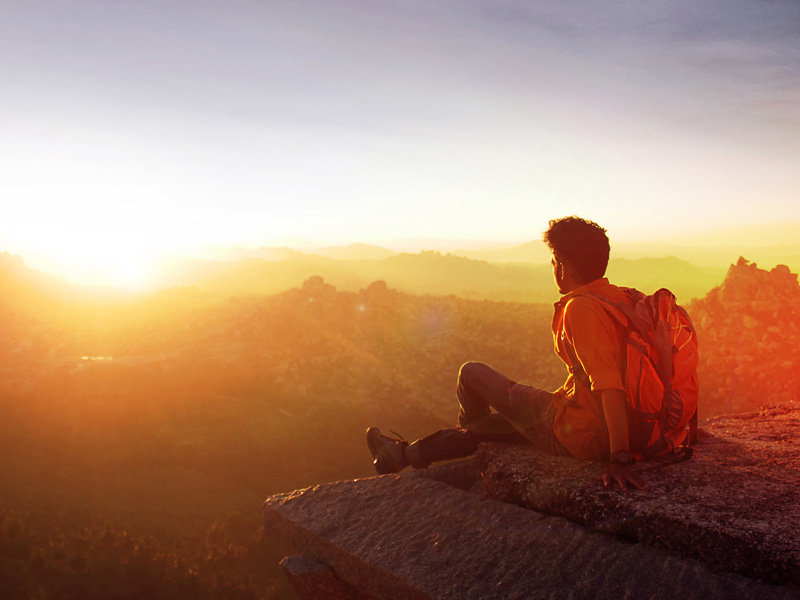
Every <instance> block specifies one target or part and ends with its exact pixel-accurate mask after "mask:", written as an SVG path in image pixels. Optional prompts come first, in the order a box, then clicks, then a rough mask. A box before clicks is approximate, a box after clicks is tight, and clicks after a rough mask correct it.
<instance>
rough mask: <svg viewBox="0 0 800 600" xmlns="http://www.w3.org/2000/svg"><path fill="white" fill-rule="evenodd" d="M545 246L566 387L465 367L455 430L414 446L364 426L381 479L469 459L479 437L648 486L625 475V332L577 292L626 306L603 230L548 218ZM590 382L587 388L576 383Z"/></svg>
mask: <svg viewBox="0 0 800 600" xmlns="http://www.w3.org/2000/svg"><path fill="white" fill-rule="evenodd" d="M544 241H545V242H546V243H547V245H548V246H549V248H550V250H551V251H552V253H553V256H552V259H551V264H552V266H553V277H554V279H555V284H556V287H557V288H558V291H559V292H560V293H561V294H562V295H563V297H562V298H561V300H560V301H559V302H557V303H556V305H555V314H554V316H553V325H552V329H553V338H554V341H555V351H556V354H557V355H558V357H559V358H560V359H561V360H562V361H563V362H564V363H565V364H566V365H567V368H568V369H569V373H570V374H569V376H568V377H567V380H566V382H565V383H564V385H563V386H562V387H561V388H559V389H558V390H556V392H554V393H553V392H547V391H544V390H540V389H537V388H535V387H531V386H527V385H523V384H520V383H516V382H514V381H511V380H510V379H508V378H506V377H505V376H503V375H501V374H500V373H498V372H497V371H495V370H493V369H492V368H491V367H489V366H487V365H484V364H481V363H474V362H470V363H466V364H465V365H463V366H462V367H461V370H460V371H459V374H458V385H457V388H456V394H457V397H458V401H459V404H460V406H461V410H460V412H459V415H458V427H457V428H454V429H444V430H442V431H438V432H436V433H434V434H432V435H430V436H428V437H426V438H423V439H421V440H417V441H416V442H414V443H412V444H408V443H407V442H405V441H403V440H399V439H394V438H390V437H388V436H385V435H383V434H382V433H381V431H380V430H379V429H378V428H376V427H371V428H370V429H369V430H367V445H368V447H369V450H370V452H371V454H372V456H373V458H374V465H375V469H376V470H377V472H378V473H379V474H384V473H396V472H399V471H401V470H402V469H404V468H405V467H407V466H409V465H411V466H412V467H414V468H418V469H419V468H425V467H427V466H429V465H430V464H431V463H433V462H436V461H440V460H449V459H454V458H462V457H466V456H470V455H471V454H473V453H474V452H475V451H476V450H477V448H478V444H480V443H481V442H483V441H526V442H529V443H532V444H534V445H535V446H536V447H537V448H539V449H540V450H542V451H544V452H548V453H551V454H554V455H558V456H575V457H577V458H582V459H587V460H593V459H601V460H602V459H605V460H608V459H609V458H610V465H609V468H608V470H607V472H606V473H605V475H604V477H603V480H604V483H605V485H609V484H611V483H612V482H616V483H617V484H618V485H619V486H620V487H621V488H622V489H623V490H625V489H627V488H628V486H629V485H631V486H633V487H636V488H639V489H642V488H644V487H645V482H644V481H643V479H642V478H641V477H639V476H638V475H637V474H636V473H635V472H634V471H633V470H632V469H631V465H632V463H633V461H632V459H631V454H630V441H629V436H628V416H627V402H626V397H625V386H624V384H623V381H624V373H623V369H624V364H625V354H624V353H625V347H626V335H627V332H626V330H625V328H624V327H623V326H622V325H621V324H620V323H619V322H617V321H615V320H614V319H612V318H611V317H610V316H609V315H608V314H607V312H606V311H605V310H604V309H603V307H602V306H600V304H599V302H597V301H595V300H593V299H592V298H589V297H587V296H585V295H581V294H592V293H594V294H598V295H600V296H603V297H605V298H608V299H610V300H612V301H614V302H619V303H623V302H626V296H625V294H624V293H623V291H622V290H621V289H620V288H618V287H617V286H614V285H612V284H610V283H609V282H608V280H607V279H606V278H605V277H604V275H605V271H606V267H607V266H608V257H609V251H610V247H609V243H608V237H607V236H606V230H605V229H603V228H602V227H600V226H599V225H597V224H596V223H594V222H592V221H587V220H584V219H580V218H578V217H566V218H563V219H557V220H553V221H550V227H549V229H548V230H547V231H546V232H545V233H544ZM576 296H578V297H576ZM577 363H579V364H577ZM573 365H574V366H573ZM587 377H588V382H586V381H583V382H581V381H579V379H580V378H587ZM581 383H583V385H582V384H581Z"/></svg>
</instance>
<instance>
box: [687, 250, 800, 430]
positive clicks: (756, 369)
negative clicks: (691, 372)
mask: <svg viewBox="0 0 800 600" xmlns="http://www.w3.org/2000/svg"><path fill="white" fill-rule="evenodd" d="M687 308H688V310H689V314H690V315H691V316H692V319H694V323H695V326H696V327H697V333H698V339H699V342H700V364H699V366H698V372H699V376H700V385H701V393H702V398H701V404H700V416H701V418H705V417H708V416H712V415H717V414H724V413H733V412H747V411H754V410H758V407H759V406H761V404H763V403H764V399H765V398H769V399H770V400H771V401H773V402H787V401H793V400H794V401H797V400H800V285H798V282H797V275H796V274H794V273H791V272H790V271H789V268H788V267H786V266H784V265H778V266H776V267H775V268H774V269H772V270H770V271H766V270H764V269H759V268H758V266H757V265H756V264H755V263H750V262H748V261H747V260H745V259H744V258H740V259H739V261H738V262H737V263H736V264H735V265H731V267H730V269H729V270H728V273H727V275H726V276H725V280H724V281H723V283H722V285H721V286H719V287H717V288H714V289H713V290H711V291H710V292H709V293H708V295H707V296H706V297H705V298H703V299H701V300H695V301H694V302H692V303H691V304H690V305H689V306H688V307H687Z"/></svg>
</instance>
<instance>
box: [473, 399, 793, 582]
mask: <svg viewBox="0 0 800 600" xmlns="http://www.w3.org/2000/svg"><path fill="white" fill-rule="evenodd" d="M707 429H708V434H707V435H706V436H704V438H703V439H702V440H701V442H700V444H699V445H698V447H697V449H696V452H695V456H694V458H693V459H692V460H690V461H688V462H684V463H678V464H659V463H653V464H647V463H642V464H641V465H637V470H638V471H640V472H642V473H643V474H644V476H645V477H646V478H647V481H648V483H649V489H648V490H646V491H632V492H630V491H629V492H626V493H623V492H621V491H618V490H616V489H611V488H604V487H603V485H602V482H601V474H602V472H603V470H604V466H603V465H602V464H592V463H585V462H581V461H578V460H575V459H571V458H557V457H552V456H547V455H543V454H541V453H538V452H536V451H535V450H533V449H531V448H530V447H527V446H522V445H513V446H512V445H506V446H500V445H491V446H490V445H484V446H482V448H481V449H480V451H479V455H478V458H479V460H480V462H481V463H482V465H483V477H484V485H485V488H486V493H487V494H488V495H490V496H491V497H493V498H496V499H499V500H504V501H508V502H514V503H516V504H519V505H522V506H525V507H527V508H530V509H533V510H536V511H540V512H543V513H547V514H552V515H559V516H562V517H565V518H567V519H569V520H571V521H574V522H576V523H579V524H581V525H584V526H586V527H588V528H591V529H595V530H600V531H605V532H608V533H612V534H614V535H617V536H619V537H622V538H624V539H628V540H631V541H636V542H642V543H645V544H647V545H648V546H655V547H660V548H664V549H666V550H670V551H673V552H675V553H677V554H678V555H681V556H689V557H693V558H696V559H698V560H701V561H703V562H704V563H706V564H709V565H711V566H712V567H714V568H718V569H723V570H726V571H733V572H738V573H741V574H743V575H746V576H749V577H753V578H757V579H762V580H765V581H769V582H771V583H774V584H782V585H789V586H791V587H793V588H795V589H800V502H798V500H800V494H798V489H799V488H798V482H799V481H800V436H799V435H798V434H800V404H797V403H790V404H783V405H771V406H766V407H764V408H763V409H762V411H761V412H760V413H750V414H745V415H734V416H729V417H721V418H718V419H716V420H715V421H714V422H713V423H711V425H710V426H708V428H707Z"/></svg>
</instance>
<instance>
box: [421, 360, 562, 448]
mask: <svg viewBox="0 0 800 600" xmlns="http://www.w3.org/2000/svg"><path fill="white" fill-rule="evenodd" d="M456 395H457V397H458V402H459V405H460V411H459V415H458V425H459V428H460V429H464V430H467V431H470V432H473V433H476V434H491V435H505V434H509V435H510V438H509V439H507V440H503V441H521V440H520V434H521V435H522V436H523V438H524V439H525V440H527V441H528V442H530V443H532V444H533V445H534V446H536V447H537V448H538V449H539V450H542V451H543V452H547V453H548V454H554V455H556V456H569V455H570V453H569V451H568V450H567V449H566V448H564V446H563V445H562V444H561V443H560V442H559V441H558V439H557V438H556V436H555V433H554V432H553V420H554V418H555V406H554V404H553V394H552V393H551V392H547V391H545V390H541V389H539V388H535V387H532V386H529V385H523V384H521V383H517V382H516V381H512V380H511V379H509V378H508V377H506V376H505V375H503V374H502V373H499V372H498V371H495V370H494V369H492V368H491V367H490V366H488V365H485V364H483V363H478V362H468V363H465V364H464V365H462V366H461V369H460V370H459V373H458V383H457V385H456ZM426 439H427V438H426ZM444 439H446V440H456V439H458V440H459V441H458V442H456V441H453V442H452V443H453V444H454V447H457V448H459V449H462V448H463V449H466V448H467V447H468V445H469V444H474V449H473V450H472V453H474V451H475V449H477V445H478V444H479V443H480V442H481V441H492V439H491V438H485V439H478V438H477V437H475V436H468V437H467V438H466V439H468V440H469V441H468V442H466V441H462V440H461V439H460V438H457V437H456V436H454V435H452V434H450V435H449V436H447V437H443V440H444ZM496 439H500V438H496ZM443 440H439V439H438V438H436V443H435V444H434V443H433V442H431V443H429V444H425V445H423V448H424V450H423V452H422V454H426V455H428V456H430V457H434V456H438V455H439V452H438V449H439V448H441V447H442V445H443V444H444V443H445V442H444V441H443ZM476 440H477V441H476ZM461 451H466V450H461ZM444 454H446V453H445V452H444V450H442V451H441V455H444ZM468 455H469V454H461V455H460V456H468ZM434 460H446V459H444V458H441V459H440V458H435V459H434Z"/></svg>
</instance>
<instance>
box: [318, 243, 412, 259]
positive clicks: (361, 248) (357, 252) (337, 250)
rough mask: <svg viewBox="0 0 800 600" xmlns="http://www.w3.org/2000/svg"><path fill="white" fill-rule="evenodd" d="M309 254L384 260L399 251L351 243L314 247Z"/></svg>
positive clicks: (336, 257)
mask: <svg viewBox="0 0 800 600" xmlns="http://www.w3.org/2000/svg"><path fill="white" fill-rule="evenodd" d="M307 254H316V255H317V256H324V257H326V258H333V259H336V260H382V259H384V258H389V257H390V256H395V255H396V254H397V252H395V251H394V250H389V249H388V248H381V247H380V246H372V245H370V244H350V245H349V246H328V247H326V248H314V249H313V250H309V251H308V252H307Z"/></svg>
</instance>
